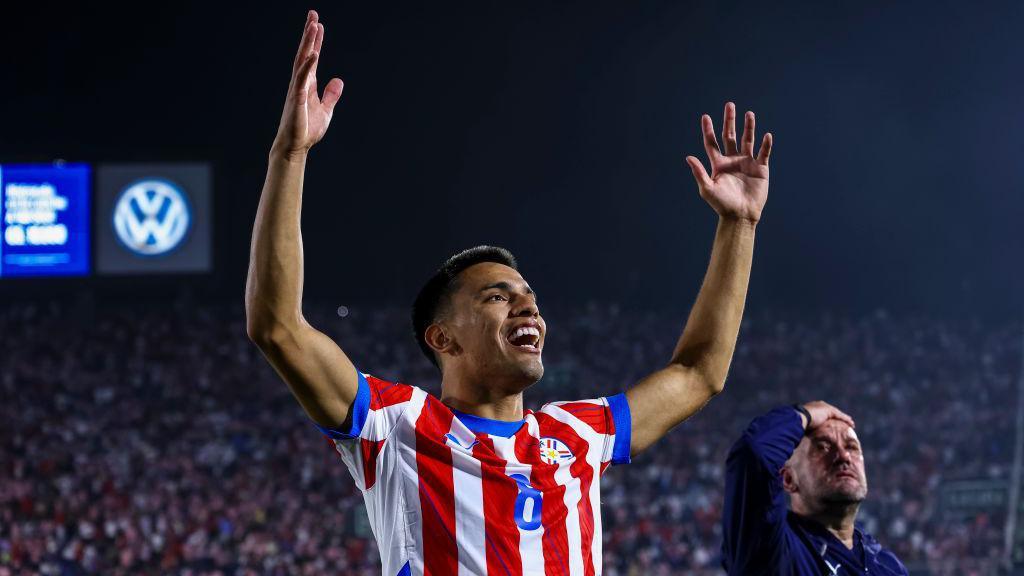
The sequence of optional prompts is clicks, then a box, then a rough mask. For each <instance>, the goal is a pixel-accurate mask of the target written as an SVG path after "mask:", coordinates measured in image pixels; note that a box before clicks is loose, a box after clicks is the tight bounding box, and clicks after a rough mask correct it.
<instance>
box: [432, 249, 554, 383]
mask: <svg viewBox="0 0 1024 576" xmlns="http://www.w3.org/2000/svg"><path fill="white" fill-rule="evenodd" d="M546 332H547V327H546V325H545V324H544V319H543V318H542V317H541V315H540V310H539V309H538V308H537V295H536V294H535V293H534V292H533V290H532V289H531V288H530V286H529V285H528V284H527V283H526V281H525V280H523V277H522V276H521V275H520V274H519V272H517V271H516V270H515V269H513V268H510V267H508V266H505V265H504V264H498V263H494V262H483V263H480V264H474V265H473V266H470V267H469V268H466V269H465V270H463V271H462V272H461V273H459V275H458V277H457V278H456V286H455V290H454V291H453V292H452V294H451V297H450V300H449V301H448V304H447V306H445V310H444V313H443V314H441V316H440V318H439V319H438V321H437V322H435V323H434V324H433V325H431V326H430V327H429V328H428V329H427V334H426V338H427V341H428V342H429V343H430V345H431V347H432V348H433V349H434V350H435V351H437V352H438V356H439V357H440V358H441V363H442V366H443V371H444V373H445V375H446V377H447V376H448V373H449V371H456V372H457V373H458V379H460V380H461V379H469V380H472V381H481V382H487V383H489V384H491V385H494V386H502V387H505V388H510V389H512V390H522V389H525V388H527V387H528V386H530V385H532V384H534V383H535V382H537V381H538V380H540V378H541V376H543V375H544V364H543V362H542V361H541V353H542V351H543V349H544V336H545V335H546Z"/></svg>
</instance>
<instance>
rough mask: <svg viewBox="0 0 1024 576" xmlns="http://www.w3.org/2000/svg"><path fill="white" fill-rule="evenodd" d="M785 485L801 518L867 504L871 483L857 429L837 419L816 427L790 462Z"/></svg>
mask: <svg viewBox="0 0 1024 576" xmlns="http://www.w3.org/2000/svg"><path fill="white" fill-rule="evenodd" d="M782 482H783V487H784V488H785V490H786V492H789V494H790V497H791V499H792V505H793V511H794V512H797V513H798V514H799V513H817V512H818V511H820V510H823V509H826V508H831V507H834V506H836V505H846V506H848V505H851V504H859V503H860V502H861V501H863V500H864V498H865V497H866V496H867V493H868V480H867V475H866V473H865V471H864V453H863V452H862V451H861V445H860V440H859V439H858V438H857V433H856V432H855V431H854V429H853V427H851V426H850V425H849V424H848V423H846V422H843V421H842V420H837V419H834V418H833V419H830V420H827V421H826V422H824V423H823V424H821V425H820V426H816V427H815V428H814V429H813V430H811V431H810V432H809V433H808V434H807V436H804V438H803V440H801V441H800V444H799V446H797V449H796V451H795V452H793V455H792V457H790V459H789V461H788V462H786V465H785V466H784V467H783V469H782Z"/></svg>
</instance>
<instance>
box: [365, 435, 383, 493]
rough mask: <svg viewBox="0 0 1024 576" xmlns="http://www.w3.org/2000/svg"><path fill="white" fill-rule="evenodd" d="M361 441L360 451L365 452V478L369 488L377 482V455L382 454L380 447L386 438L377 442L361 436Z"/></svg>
mask: <svg viewBox="0 0 1024 576" xmlns="http://www.w3.org/2000/svg"><path fill="white" fill-rule="evenodd" d="M359 442H360V443H361V444H362V446H361V447H360V448H361V450H360V452H362V453H363V480H364V483H365V485H366V489H367V490H369V489H370V488H373V485H374V484H375V483H376V482H377V456H379V455H380V449H381V447H382V446H384V440H380V441H377V442H375V441H373V440H367V439H365V438H360V439H359Z"/></svg>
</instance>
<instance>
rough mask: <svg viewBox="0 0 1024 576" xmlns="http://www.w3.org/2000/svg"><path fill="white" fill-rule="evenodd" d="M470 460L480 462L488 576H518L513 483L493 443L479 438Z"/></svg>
mask: <svg viewBox="0 0 1024 576" xmlns="http://www.w3.org/2000/svg"><path fill="white" fill-rule="evenodd" d="M477 440H479V443H478V444H477V445H476V446H474V447H473V456H474V457H475V458H476V459H477V460H479V461H480V476H481V477H482V479H483V498H484V531H485V532H486V541H487V574H488V575H500V576H520V575H521V574H522V573H523V560H522V557H521V556H520V555H519V527H518V526H517V525H516V517H515V516H516V498H517V497H518V496H519V488H518V486H517V485H516V481H515V480H513V479H512V478H509V477H508V475H506V474H505V465H506V464H507V462H506V461H505V460H504V459H503V458H500V457H498V455H497V454H496V453H495V452H494V441H493V440H491V438H490V437H489V436H488V435H486V434H478V435H477Z"/></svg>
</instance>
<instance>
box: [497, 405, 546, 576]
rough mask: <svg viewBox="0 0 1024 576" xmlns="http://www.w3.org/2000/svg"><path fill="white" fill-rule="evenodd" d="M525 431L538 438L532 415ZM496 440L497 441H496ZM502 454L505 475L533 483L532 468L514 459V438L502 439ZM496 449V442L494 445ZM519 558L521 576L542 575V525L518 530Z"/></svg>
mask: <svg viewBox="0 0 1024 576" xmlns="http://www.w3.org/2000/svg"><path fill="white" fill-rule="evenodd" d="M526 425H527V431H528V432H529V433H530V436H531V437H533V438H539V436H538V434H539V432H540V429H539V428H538V426H537V419H536V418H534V417H533V415H530V416H527V418H526ZM496 440H497V439H496ZM502 440H503V442H502V447H503V452H501V453H500V454H501V457H502V458H504V459H505V461H506V464H505V474H507V475H512V474H522V475H523V476H525V477H526V479H527V481H529V482H531V483H532V482H533V476H532V473H533V466H531V465H529V464H524V463H522V462H520V461H519V459H518V458H516V451H515V437H514V436H513V437H512V438H502ZM494 446H495V448H497V447H498V443H497V441H495V444H494ZM519 557H520V558H521V559H522V563H523V574H524V575H525V574H543V573H544V524H543V523H541V525H540V527H538V528H537V529H536V530H523V529H522V528H519Z"/></svg>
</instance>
